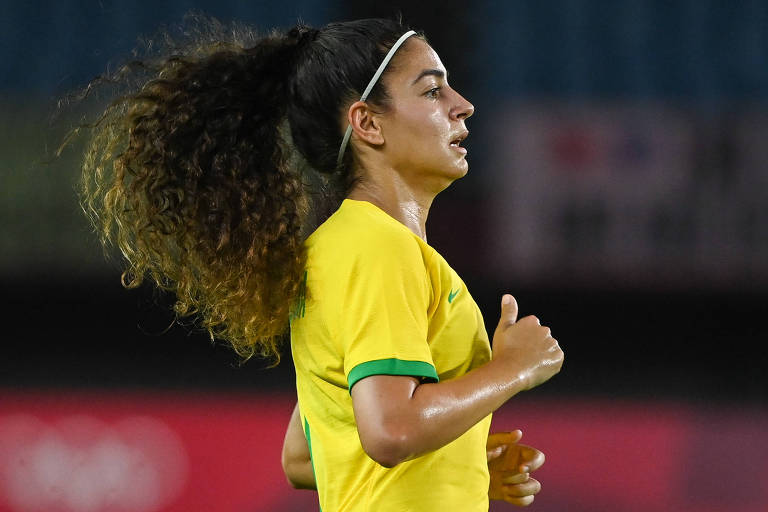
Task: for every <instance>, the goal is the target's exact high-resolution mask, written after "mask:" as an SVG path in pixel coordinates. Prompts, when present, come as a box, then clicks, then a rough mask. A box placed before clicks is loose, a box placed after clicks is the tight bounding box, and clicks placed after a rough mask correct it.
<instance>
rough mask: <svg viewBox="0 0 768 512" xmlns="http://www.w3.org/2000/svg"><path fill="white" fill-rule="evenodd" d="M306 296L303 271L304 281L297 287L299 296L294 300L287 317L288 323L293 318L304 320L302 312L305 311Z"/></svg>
mask: <svg viewBox="0 0 768 512" xmlns="http://www.w3.org/2000/svg"><path fill="white" fill-rule="evenodd" d="M306 295H307V271H306V270H305V271H304V279H303V280H302V282H301V284H300V285H299V296H298V297H297V298H296V303H295V304H294V306H293V308H292V309H291V312H290V313H289V315H288V322H292V321H293V320H294V319H295V318H304V312H305V311H306Z"/></svg>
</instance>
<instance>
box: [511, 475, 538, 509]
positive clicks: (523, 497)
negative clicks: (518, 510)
mask: <svg viewBox="0 0 768 512" xmlns="http://www.w3.org/2000/svg"><path fill="white" fill-rule="evenodd" d="M539 491H541V484H540V483H539V481H538V480H536V479H535V478H528V480H527V481H526V482H523V483H520V484H512V485H504V491H503V492H504V501H506V502H508V503H512V504H514V505H518V506H522V507H524V506H526V505H530V504H531V503H533V497H534V496H535V495H536V494H538V492H539Z"/></svg>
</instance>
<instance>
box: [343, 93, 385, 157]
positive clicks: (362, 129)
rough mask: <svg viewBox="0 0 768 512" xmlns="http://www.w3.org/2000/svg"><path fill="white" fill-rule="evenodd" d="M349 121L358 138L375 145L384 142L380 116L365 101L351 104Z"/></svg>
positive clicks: (348, 112) (348, 113)
mask: <svg viewBox="0 0 768 512" xmlns="http://www.w3.org/2000/svg"><path fill="white" fill-rule="evenodd" d="M347 121H348V122H349V125H350V126H352V131H353V132H354V134H355V135H356V136H357V138H358V139H360V140H363V141H365V142H367V143H368V144H372V145H374V146H380V145H382V144H384V134H383V132H382V129H381V128H382V127H381V123H380V122H379V121H380V118H379V116H378V114H377V113H376V112H374V111H373V110H371V107H370V105H368V104H367V103H365V102H364V101H356V102H354V103H353V104H352V105H350V106H349V110H348V111H347Z"/></svg>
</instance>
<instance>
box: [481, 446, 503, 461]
mask: <svg viewBox="0 0 768 512" xmlns="http://www.w3.org/2000/svg"><path fill="white" fill-rule="evenodd" d="M506 450H507V446H506V445H503V444H502V445H499V446H497V447H495V448H486V450H485V455H486V457H487V458H488V462H491V461H492V460H494V459H498V458H499V457H501V456H502V455H503V454H504V452H505V451H506Z"/></svg>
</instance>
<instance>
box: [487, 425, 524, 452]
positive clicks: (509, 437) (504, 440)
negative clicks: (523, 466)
mask: <svg viewBox="0 0 768 512" xmlns="http://www.w3.org/2000/svg"><path fill="white" fill-rule="evenodd" d="M522 437H523V432H522V431H521V430H519V429H518V430H513V431H511V432H493V433H491V434H488V442H487V443H486V448H488V449H489V450H490V449H491V448H495V447H496V446H498V445H502V444H503V445H509V444H515V443H517V442H518V441H519V440H520V438H522Z"/></svg>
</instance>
